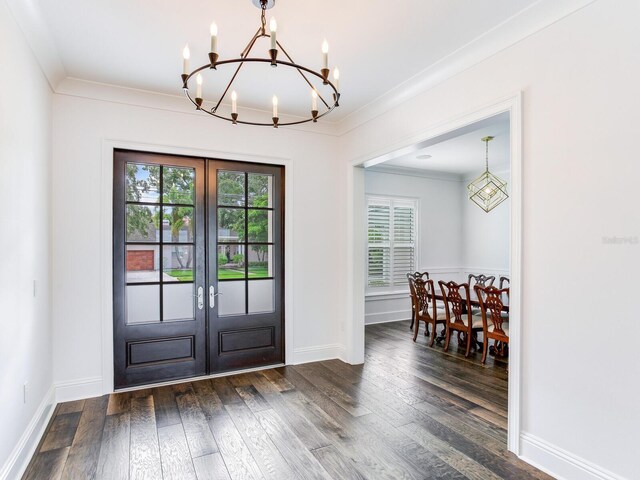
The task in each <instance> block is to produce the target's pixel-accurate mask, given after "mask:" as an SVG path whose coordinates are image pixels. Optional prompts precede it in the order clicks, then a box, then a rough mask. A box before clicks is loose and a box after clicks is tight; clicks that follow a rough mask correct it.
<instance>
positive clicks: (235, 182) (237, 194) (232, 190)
mask: <svg viewBox="0 0 640 480" xmlns="http://www.w3.org/2000/svg"><path fill="white" fill-rule="evenodd" d="M244 193H245V192H244V173H243V172H227V171H224V170H221V171H219V172H218V205H225V206H236V207H243V206H244V204H245V195H244Z"/></svg>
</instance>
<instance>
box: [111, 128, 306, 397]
mask: <svg viewBox="0 0 640 480" xmlns="http://www.w3.org/2000/svg"><path fill="white" fill-rule="evenodd" d="M118 148H122V149H128V150H138V151H141V152H151V153H165V154H171V155H185V156H189V157H196V158H215V159H220V160H229V161H236V162H251V163H267V164H271V165H283V166H284V169H285V182H284V183H285V185H284V188H285V196H284V225H285V228H284V242H285V243H284V264H285V268H284V277H285V282H284V299H285V300H284V345H285V348H284V355H285V357H284V358H285V362H286V363H287V364H289V363H292V362H293V360H294V358H293V351H294V345H293V339H294V336H293V325H294V323H295V322H294V319H293V285H294V281H293V267H292V266H293V228H292V225H293V174H294V172H293V162H292V161H291V159H289V158H280V157H269V156H264V155H261V156H256V155H249V154H242V153H234V152H222V151H214V150H202V149H195V148H185V147H177V146H167V145H154V144H148V143H139V142H131V141H126V140H107V139H105V140H103V141H102V165H101V168H102V176H101V190H102V191H101V195H100V197H101V202H100V225H101V232H100V239H101V241H100V267H101V268H100V270H101V272H100V282H101V283H100V292H101V299H100V301H101V319H100V323H101V325H102V342H101V344H102V394H103V395H104V394H107V393H112V392H113V391H114V383H113V162H114V159H113V152H114V150H115V149H118ZM232 373H233V372H227V373H224V374H214V375H209V376H207V377H203V378H208V377H216V376H221V375H230V374H232ZM179 381H184V380H178V382H179ZM166 383H168V384H170V383H176V382H166ZM145 387H148V385H147V386H145ZM141 388H142V387H141Z"/></svg>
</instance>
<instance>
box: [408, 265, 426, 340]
mask: <svg viewBox="0 0 640 480" xmlns="http://www.w3.org/2000/svg"><path fill="white" fill-rule="evenodd" d="M416 278H421V279H423V280H429V272H422V273H421V272H413V273H407V280H408V281H409V293H410V294H411V296H412V298H413V291H412V290H411V288H412V287H411V279H414V280H415V279H416ZM415 321H416V311H415V309H414V307H413V301H412V302H411V325H409V330H413V324H414V322H415Z"/></svg>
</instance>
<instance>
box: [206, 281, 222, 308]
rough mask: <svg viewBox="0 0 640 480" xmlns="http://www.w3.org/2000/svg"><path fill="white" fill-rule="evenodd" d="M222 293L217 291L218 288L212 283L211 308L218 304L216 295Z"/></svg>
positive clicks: (210, 293) (210, 290)
mask: <svg viewBox="0 0 640 480" xmlns="http://www.w3.org/2000/svg"><path fill="white" fill-rule="evenodd" d="M218 295H222V294H221V293H220V292H218V293H216V289H215V288H214V287H213V285H211V286H210V287H209V308H213V307H215V306H216V297H217V296H218Z"/></svg>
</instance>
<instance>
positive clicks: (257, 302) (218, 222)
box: [208, 160, 284, 372]
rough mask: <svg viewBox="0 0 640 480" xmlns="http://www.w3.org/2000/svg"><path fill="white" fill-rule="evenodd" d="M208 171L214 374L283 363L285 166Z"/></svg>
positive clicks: (212, 166)
mask: <svg viewBox="0 0 640 480" xmlns="http://www.w3.org/2000/svg"><path fill="white" fill-rule="evenodd" d="M208 169H209V173H208V179H209V181H208V194H209V201H208V204H209V237H208V246H209V262H208V266H209V272H208V274H209V282H210V286H209V297H210V298H209V346H210V356H209V361H210V363H209V365H210V367H209V368H210V371H211V372H223V371H228V370H237V369H239V368H247V367H254V366H260V365H269V364H274V363H281V362H282V361H283V359H284V354H283V335H282V333H283V324H282V323H283V322H282V319H283V318H284V315H283V282H282V279H283V275H284V272H283V263H284V262H283V254H284V251H283V244H284V242H283V230H284V224H283V216H282V211H283V197H282V192H283V188H282V182H283V168H282V167H274V166H269V165H256V164H246V163H238V162H226V161H213V160H212V161H209V164H208ZM212 254H214V255H215V257H216V258H211V257H212Z"/></svg>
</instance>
